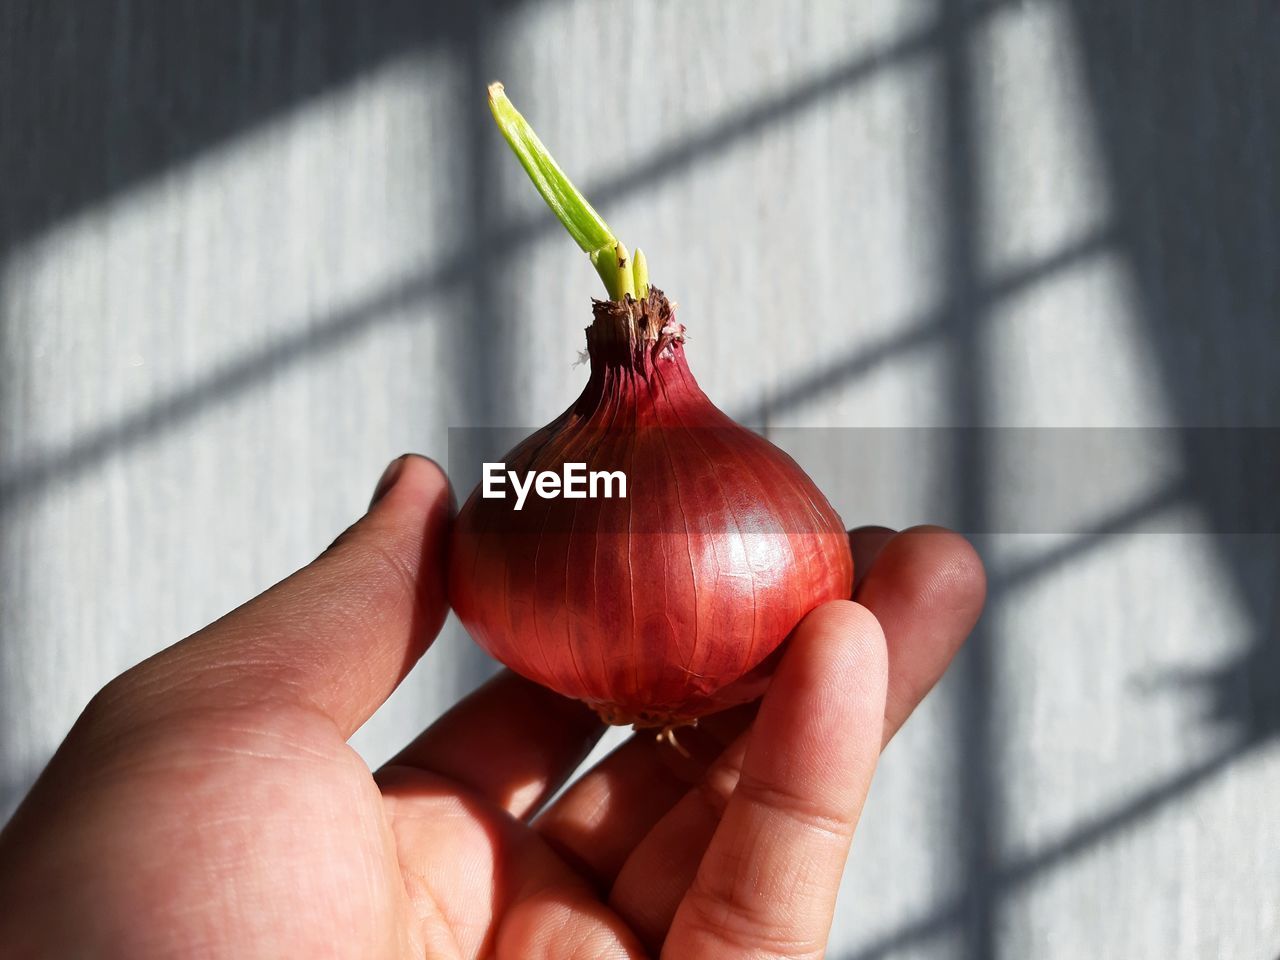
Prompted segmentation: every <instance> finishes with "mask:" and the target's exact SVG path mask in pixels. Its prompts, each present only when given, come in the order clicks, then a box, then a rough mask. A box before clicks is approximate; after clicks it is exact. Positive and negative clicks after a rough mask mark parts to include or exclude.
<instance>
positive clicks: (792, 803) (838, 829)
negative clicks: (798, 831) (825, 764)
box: [734, 776, 855, 841]
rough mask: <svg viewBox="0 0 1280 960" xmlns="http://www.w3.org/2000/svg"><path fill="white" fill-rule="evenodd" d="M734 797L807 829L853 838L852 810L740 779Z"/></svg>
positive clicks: (843, 837)
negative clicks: (777, 814)
mask: <svg viewBox="0 0 1280 960" xmlns="http://www.w3.org/2000/svg"><path fill="white" fill-rule="evenodd" d="M734 795H735V797H737V798H739V799H741V800H745V801H746V802H747V803H750V804H752V805H755V806H759V807H763V808H765V809H767V810H769V811H771V812H774V813H779V814H781V815H783V816H785V817H786V818H787V819H789V820H792V821H794V822H795V823H797V824H799V825H800V826H802V827H805V828H807V829H809V830H812V831H816V832H818V833H824V834H828V835H830V836H832V837H835V838H838V839H840V840H842V841H847V840H849V839H850V838H852V836H853V830H854V825H855V822H854V817H853V814H852V812H851V811H846V810H836V809H833V808H832V807H831V806H830V805H829V804H825V803H823V802H821V801H820V800H817V799H815V798H813V797H810V796H807V795H806V794H804V793H802V792H800V791H798V790H794V789H791V788H788V787H784V786H781V785H779V784H771V783H766V782H765V781H763V780H759V779H757V778H755V777H749V776H743V777H742V778H741V779H740V780H739V781H738V786H737V789H736V790H735V791H734Z"/></svg>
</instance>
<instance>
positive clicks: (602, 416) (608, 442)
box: [449, 85, 853, 729]
mask: <svg viewBox="0 0 1280 960" xmlns="http://www.w3.org/2000/svg"><path fill="white" fill-rule="evenodd" d="M490 102H491V105H492V107H493V110H494V114H495V117H497V118H498V120H499V123H500V125H501V126H502V127H503V132H504V133H505V134H506V135H507V137H508V140H509V141H510V142H511V143H512V146H513V147H515V149H516V152H517V154H518V155H519V156H520V159H521V160H522V162H524V163H525V167H526V169H527V170H529V172H530V174H531V176H532V178H533V180H534V182H535V184H536V185H537V186H538V187H539V189H540V190H541V191H542V192H543V195H544V197H546V198H547V200H548V202H549V203H550V204H551V206H552V209H553V210H555V212H556V213H557V215H558V216H560V218H561V220H562V221H563V222H565V224H566V226H568V227H569V228H570V231H571V232H572V233H574V236H575V239H578V241H579V243H580V244H581V245H582V246H583V247H584V249H587V250H588V251H589V252H590V253H591V254H592V260H593V262H594V263H595V264H596V267H597V269H598V270H599V271H600V273H601V276H602V277H603V278H604V279H605V282H606V286H608V287H609V290H610V293H611V294H613V297H612V298H611V299H609V300H599V301H595V303H594V314H595V317H594V322H593V323H592V324H591V326H590V327H588V328H587V347H588V352H589V354H590V359H591V376H590V380H589V382H588V383H587V386H586V389H585V390H584V391H583V392H582V395H581V396H580V397H579V398H578V400H577V401H576V402H575V403H574V404H573V406H571V407H570V408H569V409H568V410H566V411H565V412H564V413H563V414H561V416H560V417H558V418H557V419H555V420H554V421H552V422H551V423H550V424H548V425H547V426H546V427H543V428H542V429H541V430H539V431H537V432H536V433H534V434H533V435H532V436H530V437H529V438H528V439H526V440H525V441H524V442H522V443H521V444H519V445H518V446H517V447H516V448H515V449H514V450H512V451H511V452H510V453H509V454H508V455H507V457H506V459H505V469H506V470H508V471H511V472H513V473H515V474H517V475H520V476H524V475H527V474H530V473H532V472H535V471H550V472H554V473H557V474H560V473H562V472H563V467H564V465H565V464H566V463H580V464H584V465H585V469H586V471H597V470H599V471H618V470H620V471H621V472H622V473H623V474H624V475H625V477H626V497H625V498H619V497H616V496H615V497H613V498H605V497H601V496H597V497H586V498H579V499H568V498H565V497H554V498H552V497H539V496H536V495H532V494H531V495H530V496H529V497H528V499H527V500H526V501H525V502H524V504H523V508H522V509H520V510H515V509H514V508H513V501H512V499H510V498H508V499H490V498H485V497H483V496H482V495H481V489H480V488H479V487H477V489H476V490H475V491H474V492H473V493H472V494H471V496H470V498H469V499H468V500H467V502H466V504H465V505H464V506H463V508H462V510H461V512H460V513H459V515H458V518H457V522H456V523H455V526H454V532H453V539H452V544H451V550H450V560H449V581H450V598H451V601H452V604H453V608H454V610H455V611H456V612H457V614H458V616H459V618H460V619H461V620H462V622H463V624H464V625H465V626H466V628H467V629H468V631H469V632H470V633H471V635H472V637H473V638H474V639H475V640H476V642H477V643H478V644H479V645H480V646H481V647H483V648H484V649H485V650H486V651H488V652H489V653H490V654H491V655H492V656H494V657H495V658H497V659H498V660H500V661H502V662H503V663H505V664H506V665H507V666H509V667H510V668H511V669H513V670H515V671H516V672H517V673H520V674H522V675H523V676H525V677H528V678H530V679H532V680H535V681H537V682H538V683H541V684H544V685H546V686H547V687H550V688H551V689H553V690H555V691H557V692H559V693H561V694H563V695H565V696H568V697H573V698H575V699H578V700H582V701H584V702H585V703H587V704H589V705H590V706H591V707H593V708H594V709H595V710H596V711H597V712H598V713H599V714H600V716H601V717H602V718H604V719H605V720H606V721H608V722H610V723H631V724H635V725H637V726H657V727H664V728H668V729H669V728H671V727H673V726H677V725H680V724H683V723H687V722H690V721H692V720H694V719H696V718H697V717H699V716H701V715H703V714H706V713H711V712H713V711H716V710H720V709H724V708H725V707H728V706H731V705H734V704H737V703H743V702H745V701H748V700H751V699H754V698H755V697H757V696H759V695H760V693H761V692H762V690H763V686H764V684H765V682H766V681H767V679H768V673H769V671H770V669H771V667H772V663H773V660H774V659H775V658H774V657H772V656H771V655H772V654H775V652H776V651H778V648H779V645H780V644H781V643H782V641H783V640H784V639H785V638H786V636H787V634H788V633H789V632H790V631H791V629H792V628H793V627H794V626H795V625H796V623H797V622H799V620H800V619H801V618H802V617H803V616H804V615H805V614H806V613H808V612H809V611H810V610H811V609H813V608H814V607H815V606H817V605H818V604H820V603H823V602H825V601H827V600H832V599H836V598H842V597H848V596H849V594H850V590H851V585H852V579H853V560H852V557H851V555H850V551H849V544H848V539H847V537H846V534H845V530H844V526H843V524H842V523H841V522H840V518H839V517H838V516H837V515H836V513H835V511H834V510H833V509H832V508H831V505H830V504H829V503H828V502H827V500H826V498H825V497H823V495H822V493H821V492H820V491H819V490H818V488H817V487H816V486H815V485H814V483H813V481H812V480H810V479H809V477H808V476H806V475H805V473H804V471H803V470H801V469H800V467H799V466H797V464H796V463H795V461H794V460H792V459H791V458H790V457H789V456H787V454H785V453H784V452H782V451H781V450H779V449H778V448H777V447H775V446H773V445H772V444H771V443H769V442H768V441H767V440H765V439H764V438H763V437H760V436H759V435H757V434H755V433H753V432H751V431H750V430H747V429H745V428H743V427H741V426H739V425H738V424H736V423H734V421H733V420H731V419H730V418H729V417H728V416H726V415H725V414H724V413H722V412H721V411H720V410H719V409H717V408H716V407H715V405H714V404H712V403H711V401H710V400H709V399H707V396H706V394H704V393H703V392H702V390H701V389H700V388H699V387H698V384H697V382H696V381H695V380H694V378H693V375H692V374H691V373H690V371H689V367H688V364H687V362H686V359H685V343H684V327H683V326H682V325H681V324H679V323H678V322H677V321H676V318H675V313H674V308H673V306H672V305H671V303H670V302H669V301H668V300H667V298H666V297H665V296H664V295H663V293H662V292H661V291H660V290H658V289H656V288H652V287H650V286H649V284H648V276H647V268H646V265H645V262H644V260H643V255H642V254H640V252H639V251H637V252H636V257H635V258H634V260H632V259H630V258H628V256H627V254H626V249H625V248H624V247H623V246H622V245H621V244H620V243H618V242H617V241H616V239H614V237H613V235H612V233H610V232H609V231H608V228H607V227H605V226H604V224H603V221H601V220H600V219H599V217H598V215H596V214H595V211H594V210H591V208H590V206H589V205H588V204H587V203H586V201H585V200H584V199H582V198H581V195H579V194H577V192H576V190H574V189H573V187H572V185H571V184H569V182H568V180H567V178H565V177H564V175H563V174H562V173H561V172H560V170H559V168H558V167H556V166H555V163H554V161H552V160H551V158H550V155H549V154H547V153H546V149H545V147H543V146H542V145H541V143H540V142H538V140H537V138H536V137H535V136H534V135H533V133H532V131H531V130H530V129H528V125H527V124H525V123H524V120H523V118H521V117H520V116H519V114H518V113H516V112H515V109H514V107H512V106H511V105H510V102H509V101H507V100H506V98H505V96H503V94H502V90H501V87H500V86H498V85H495V87H494V88H491V89H490ZM540 178H541V179H540ZM579 234H581V236H579Z"/></svg>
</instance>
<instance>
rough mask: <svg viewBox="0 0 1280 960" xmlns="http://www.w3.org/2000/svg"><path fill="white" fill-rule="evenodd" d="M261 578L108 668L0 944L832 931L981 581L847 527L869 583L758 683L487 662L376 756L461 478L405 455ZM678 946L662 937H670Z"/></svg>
mask: <svg viewBox="0 0 1280 960" xmlns="http://www.w3.org/2000/svg"><path fill="white" fill-rule="evenodd" d="M388 477H389V479H387V478H384V482H383V483H381V484H380V488H385V489H384V490H382V491H380V492H382V493H383V495H382V496H381V498H380V499H377V502H376V503H375V505H374V506H373V507H372V508H371V509H370V511H369V513H368V514H367V515H366V516H365V517H364V518H363V519H362V520H360V521H359V522H358V523H356V524H355V525H354V526H353V527H351V529H350V530H348V531H347V532H346V533H345V534H343V536H342V537H340V538H339V539H338V541H337V542H336V543H335V544H334V545H333V546H332V547H331V548H330V549H329V550H327V551H326V552H325V553H324V555H323V556H321V557H320V558H319V559H317V560H316V561H315V562H314V563H312V564H311V565H310V566H308V567H306V568H304V569H303V570H301V571H299V572H298V573H296V574H294V575H293V576H291V577H289V578H288V579H287V580H285V581H283V582H282V583H280V584H278V585H276V586H275V587H273V588H272V589H270V590H268V591H267V592H266V593H264V594H263V595H262V596H260V597H258V598H257V599H255V600H253V601H251V602H249V603H248V604H246V605H245V606H243V607H241V608H240V609H238V610H236V611H234V612H232V613H230V614H228V615H227V616H226V617H224V618H222V619H221V620H219V621H217V622H216V623H214V624H212V625H211V626H209V627H206V628H205V629H204V630H201V631H200V632H199V633H197V634H195V635H193V636H191V637H189V638H187V639H186V640H184V641H182V642H181V643H179V644H177V645H175V646H173V647H170V648H169V649H167V650H165V651H163V652H161V653H159V654H157V655H156V656H154V657H152V658H151V659H150V660H147V661H146V662H144V663H142V664H140V665H139V666H137V667H134V668H133V669H132V670H129V671H128V672H127V673H125V674H123V675H122V676H120V677H118V678H117V679H115V680H113V681H112V682H111V683H109V684H108V685H107V686H106V688H105V689H103V690H102V692H101V693H99V694H98V695H97V696H96V697H94V699H93V701H92V702H91V703H90V704H89V706H88V707H87V708H86V710H85V712H84V714H83V715H82V716H81V718H80V719H79V721H78V722H77V723H76V725H75V727H74V728H73V729H72V731H71V733H70V734H69V735H68V737H67V739H66V742H65V743H64V744H63V745H62V747H61V748H60V749H59V750H58V752H57V754H56V755H55V756H54V758H53V760H52V761H51V762H50V764H49V767H48V769H47V770H46V771H45V772H44V774H43V775H42V776H41V778H40V780H39V781H38V782H37V784H36V785H35V787H34V788H33V789H32V791H31V794H30V795H29V796H28V797H27V799H26V800H25V802H24V803H23V805H22V807H21V808H20V809H19V810H18V812H17V813H16V814H15V815H14V818H13V819H12V821H11V822H10V823H9V825H8V826H7V827H6V828H5V830H4V832H3V834H0V955H3V956H5V957H13V958H17V957H35V956H39V957H72V956H76V957H79V956H94V957H129V958H151V957H183V958H187V957H206V956H216V957H235V958H251V957H271V958H280V957H355V958H361V960H364V958H372V957H400V956H403V957H409V956H412V957H419V958H421V957H433V958H434V957H478V956H485V957H487V956H497V957H500V958H507V957H509V958H518V960H534V958H542V957H546V958H561V957H563V958H570V957H575V958H576V957H581V958H612V957H640V956H648V955H652V954H655V953H657V952H658V951H659V950H662V953H663V956H670V957H676V958H708V960H714V958H718V957H725V958H728V957H733V958H740V957H816V956H819V955H821V953H822V951H823V947H824V944H825V941H826V936H827V932H828V929H829V926H830V922H831V913H832V909H833V906H834V901H835V895H836V889H837V886H838V884H839V881H840V876H841V872H842V869H843V866H844V861H845V857H846V853H847V850H848V845H849V841H850V838H851V836H852V834H853V830H854V826H855V824H856V823H857V820H858V813H859V811H860V809H861V807H862V802H863V798H864V797H865V795H866V792H867V788H868V786H869V784H870V781H871V775H872V772H873V770H874V767H875V762H876V757H877V755H878V753H879V751H880V748H881V746H882V745H883V743H885V742H886V741H887V740H888V739H889V738H890V737H891V736H892V735H893V733H894V731H896V730H897V728H898V727H899V726H900V725H901V723H902V722H903V721H904V720H905V719H906V717H907V715H908V714H909V713H910V712H911V710H912V709H913V708H914V706H915V705H916V703H917V702H919V700H920V698H921V697H923V696H924V694H925V693H926V692H927V691H928V690H929V688H930V687H931V686H932V685H933V684H934V682H935V681H936V680H937V679H938V677H939V676H940V675H941V673H942V671H943V669H944V668H945V667H946V665H947V663H948V661H949V660H950V659H951V656H952V654H953V653H954V652H955V650H956V649H957V647H958V646H959V644H960V643H961V641H962V640H963V638H964V636H965V635H966V634H967V633H968V631H969V630H970V628H971V627H972V626H973V624H974V622H975V620H976V619H977V616H978V613H979V611H980V609H981V606H982V600H983V591H984V580H983V575H982V568H981V565H980V563H979V562H978V560H977V558H976V556H975V554H974V553H973V551H972V549H971V548H970V547H969V546H968V544H967V543H966V542H965V541H964V540H963V539H961V538H960V537H958V536H956V535H955V534H950V533H947V532H945V531H940V530H937V529H932V528H918V529H915V530H909V531H906V532H904V533H900V534H896V535H894V534H893V533H892V532H891V531H888V530H883V529H878V528H877V529H866V530H863V531H859V532H856V533H855V534H854V535H853V541H852V542H853V546H854V550H855V561H856V564H857V567H858V568H859V570H867V571H868V572H867V573H866V574H865V576H863V577H862V579H861V582H860V584H859V585H858V587H857V591H856V594H855V596H856V601H857V602H850V601H843V602H836V603H830V604H827V605H825V606H823V607H821V608H819V609H818V610H815V611H814V612H813V613H812V614H810V615H809V616H808V617H807V618H806V619H805V620H804V622H803V623H801V624H800V626H799V627H797V629H796V631H795V633H794V635H793V636H792V638H791V640H790V646H789V648H788V649H787V652H786V654H785V655H784V657H783V658H782V661H781V664H780V666H779V668H778V671H777V673H776V675H775V677H774V679H773V681H772V683H771V686H770V688H769V691H768V693H767V695H766V696H765V698H764V700H763V702H762V704H761V705H759V706H758V715H756V716H754V718H753V713H754V712H755V708H753V707H744V708H739V709H736V710H732V711H729V712H727V713H724V714H720V715H718V716H715V717H710V718H706V719H705V720H704V721H703V722H702V723H701V724H700V725H699V726H698V727H697V728H693V729H687V730H682V731H680V733H679V734H678V737H679V740H680V743H681V745H682V747H683V748H685V749H686V750H688V751H689V753H690V756H689V757H687V758H686V757H684V756H682V755H681V754H680V753H679V752H678V751H677V750H676V749H674V748H673V747H672V746H670V745H668V744H665V743H660V742H658V741H657V740H656V739H655V738H654V736H653V735H652V734H651V733H650V734H643V733H641V734H637V735H635V736H633V737H631V738H630V739H629V740H628V741H626V742H625V743H624V744H623V745H622V746H621V747H619V748H618V749H617V750H616V751H615V752H614V753H613V754H611V755H610V756H609V757H607V758H606V759H605V760H603V761H602V762H601V763H600V764H599V765H597V766H596V767H595V768H593V769H592V770H590V771H588V772H587V773H586V774H585V775H584V776H583V777H582V778H581V779H579V780H578V781H577V782H576V783H575V784H574V785H573V786H572V787H571V788H570V789H569V790H567V791H566V792H565V793H564V794H563V795H562V796H561V797H560V798H559V799H558V800H557V801H556V802H555V803H554V804H553V805H551V806H550V807H549V808H548V809H546V810H544V811H542V812H541V814H540V815H538V816H537V817H536V818H535V814H538V812H539V810H541V808H542V807H543V806H544V804H545V802H546V801H547V800H548V798H549V797H550V796H551V795H552V794H553V793H554V792H555V791H556V790H557V788H558V787H559V786H560V785H561V784H562V782H563V781H564V780H565V779H566V778H567V777H568V775H569V774H570V773H571V772H572V771H573V770H574V768H575V767H576V766H577V765H578V764H579V763H580V762H581V760H582V759H583V757H584V756H585V755H586V753H587V752H588V751H589V750H590V748H591V745H592V744H593V743H594V742H595V740H596V739H597V737H598V736H599V735H600V733H601V728H600V726H599V724H598V722H597V721H596V719H595V717H594V715H593V714H592V713H591V712H590V711H588V710H586V709H585V708H584V707H582V706H581V705H579V704H576V703H574V702H571V701H568V700H564V699H562V698H560V697H558V696H556V695H554V694H552V693H550V692H548V691H546V690H544V689H542V688H540V687H538V686H535V685H534V684H531V683H529V682H527V681H525V680H522V679H520V678H518V677H516V676H515V675H513V674H511V673H506V672H504V673H501V674H499V675H498V676H497V677H496V678H494V679H493V680H491V681H490V682H489V683H487V684H485V685H484V686H483V687H482V688H481V689H479V690H478V691H477V692H475V693H473V694H472V695H471V696H469V697H467V698H466V699H465V700H463V701H462V702H461V703H459V704H458V705H457V706H455V707H454V708H453V709H452V710H451V711H449V713H447V714H446V715H445V716H444V717H443V718H442V719H441V720H440V721H439V722H437V723H436V724H434V725H433V726H431V727H430V728H429V729H427V730H426V731H425V732H424V733H423V734H421V735H420V736H419V737H418V738H417V739H416V740H415V741H414V742H413V743H411V744H410V745H409V746H408V747H406V748H405V749H404V750H403V751H402V752H401V753H400V754H399V755H398V756H397V757H395V758H394V759H393V760H392V761H391V762H390V763H389V764H387V765H386V766H385V767H383V768H382V769H381V770H379V771H378V772H377V773H376V774H371V773H370V772H369V769H368V768H367V767H366V766H365V764H364V763H363V762H362V761H361V759H360V758H359V756H357V754H356V753H355V752H354V751H353V750H352V749H351V748H350V747H348V746H347V742H346V741H347V738H348V737H349V736H350V735H351V734H352V733H353V732H354V731H355V730H356V728H358V727H359V726H360V725H361V724H362V723H363V722H364V721H365V720H366V719H368V717H369V716H370V715H371V714H372V713H373V712H374V710H376V709H377V707H378V706H379V704H381V703H382V702H383V700H385V699H386V697H387V696H388V695H389V694H390V693H391V691H392V690H393V689H394V688H395V686H396V684H398V683H399V682H400V680H401V679H402V678H403V677H404V675H405V674H406V673H407V672H408V670H409V669H410V668H411V667H412V666H413V664H414V663H415V662H416V661H417V659H418V658H419V657H420V656H421V655H422V653H423V652H424V650H425V648H426V646H427V645H428V643H429V642H430V640H431V638H433V637H434V636H435V634H436V633H437V632H438V630H439V629H440V625H441V623H442V622H443V620H444V616H445V612H446V603H447V600H446V595H445V589H444V586H443V583H442V579H443V578H442V575H441V571H442V570H443V566H442V563H441V558H442V550H443V548H444V543H445V540H446V535H447V530H448V523H449V516H450V495H449V489H448V483H447V481H446V480H445V478H444V476H443V475H442V474H441V472H440V471H439V470H438V469H437V468H436V466H435V465H434V464H432V463H430V462H429V461H426V460H423V459H421V458H417V457H405V458H402V459H401V460H399V461H396V463H395V464H393V465H392V467H391V468H389V471H388ZM664 944H665V946H664Z"/></svg>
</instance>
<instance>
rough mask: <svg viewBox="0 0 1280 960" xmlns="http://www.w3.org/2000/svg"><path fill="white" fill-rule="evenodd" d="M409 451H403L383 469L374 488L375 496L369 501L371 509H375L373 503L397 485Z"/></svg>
mask: <svg viewBox="0 0 1280 960" xmlns="http://www.w3.org/2000/svg"><path fill="white" fill-rule="evenodd" d="M408 456H409V455H408V454H407V453H402V454H401V455H400V456H398V457H396V458H395V459H394V460H392V461H391V462H390V463H389V464H387V469H385V470H383V471H382V476H380V477H379V478H378V485H377V486H376V487H374V488H373V498H372V499H371V500H370V501H369V509H370V510H372V509H373V505H374V504H375V503H377V502H378V501H379V500H381V499H382V498H383V497H385V496H386V495H387V493H388V492H389V491H390V490H391V488H392V487H394V486H395V485H396V481H397V480H399V479H400V473H401V472H402V471H403V470H404V462H405V460H406V459H407V458H408Z"/></svg>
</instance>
